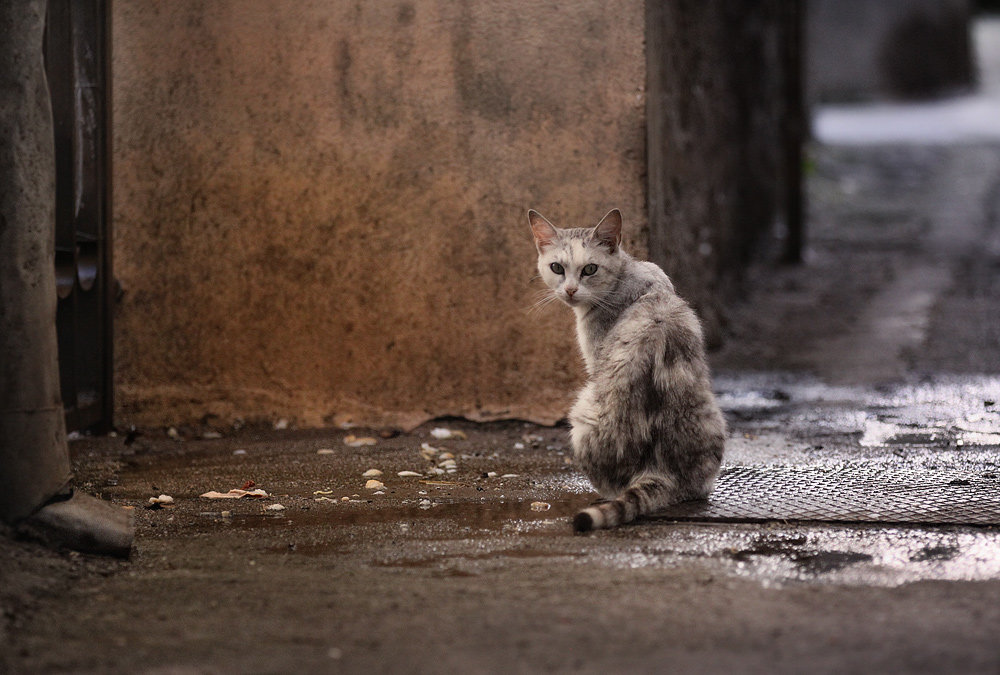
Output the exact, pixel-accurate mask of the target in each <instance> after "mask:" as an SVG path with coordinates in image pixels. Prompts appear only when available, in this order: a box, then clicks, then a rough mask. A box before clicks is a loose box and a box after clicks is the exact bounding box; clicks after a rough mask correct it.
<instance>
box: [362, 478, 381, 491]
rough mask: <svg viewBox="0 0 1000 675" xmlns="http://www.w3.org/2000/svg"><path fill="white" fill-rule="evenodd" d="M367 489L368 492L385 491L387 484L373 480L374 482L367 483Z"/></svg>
mask: <svg viewBox="0 0 1000 675" xmlns="http://www.w3.org/2000/svg"><path fill="white" fill-rule="evenodd" d="M365 489H366V490H384V489H385V483H383V482H382V481H380V480H374V479H373V480H370V481H368V482H367V483H365Z"/></svg>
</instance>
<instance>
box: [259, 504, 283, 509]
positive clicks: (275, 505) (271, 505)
mask: <svg viewBox="0 0 1000 675" xmlns="http://www.w3.org/2000/svg"><path fill="white" fill-rule="evenodd" d="M264 510H265V511H284V510H285V507H284V506H282V505H281V504H268V505H267V506H265V507H264Z"/></svg>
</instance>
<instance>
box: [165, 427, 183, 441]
mask: <svg viewBox="0 0 1000 675" xmlns="http://www.w3.org/2000/svg"><path fill="white" fill-rule="evenodd" d="M167 438H170V439H172V440H175V441H181V440H184V439H182V438H181V434H180V432H179V431H177V429H175V428H174V427H170V428H169V429H167Z"/></svg>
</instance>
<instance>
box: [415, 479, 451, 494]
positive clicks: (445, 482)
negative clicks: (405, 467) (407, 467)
mask: <svg viewBox="0 0 1000 675" xmlns="http://www.w3.org/2000/svg"><path fill="white" fill-rule="evenodd" d="M420 482H421V483H423V484H424V485H460V483H456V482H455V481H452V480H422V481H420ZM424 494H427V493H424Z"/></svg>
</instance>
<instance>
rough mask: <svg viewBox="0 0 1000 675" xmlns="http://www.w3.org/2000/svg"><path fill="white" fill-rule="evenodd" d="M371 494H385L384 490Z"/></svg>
mask: <svg viewBox="0 0 1000 675" xmlns="http://www.w3.org/2000/svg"><path fill="white" fill-rule="evenodd" d="M372 494H373V495H384V494H385V491H384V490H376V491H375V492H373V493H372Z"/></svg>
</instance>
